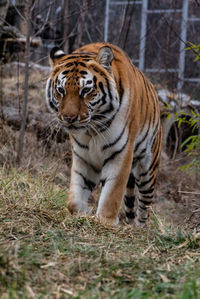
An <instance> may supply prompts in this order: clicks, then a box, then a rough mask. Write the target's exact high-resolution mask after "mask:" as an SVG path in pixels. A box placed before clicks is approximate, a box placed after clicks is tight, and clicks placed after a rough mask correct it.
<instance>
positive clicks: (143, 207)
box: [139, 205, 147, 211]
mask: <svg viewBox="0 0 200 299" xmlns="http://www.w3.org/2000/svg"><path fill="white" fill-rule="evenodd" d="M139 208H140V209H141V210H144V211H146V210H147V207H146V206H140V205H139Z"/></svg>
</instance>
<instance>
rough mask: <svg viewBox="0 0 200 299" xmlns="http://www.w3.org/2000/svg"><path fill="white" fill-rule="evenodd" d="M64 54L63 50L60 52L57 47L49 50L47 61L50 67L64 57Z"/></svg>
mask: <svg viewBox="0 0 200 299" xmlns="http://www.w3.org/2000/svg"><path fill="white" fill-rule="evenodd" d="M65 55H66V54H65V53H64V52H63V50H61V49H60V48H58V47H54V48H52V49H51V51H50V55H49V56H50V57H49V60H50V64H51V65H52V66H54V65H55V64H56V62H57V60H58V59H60V58H61V57H63V56H65Z"/></svg>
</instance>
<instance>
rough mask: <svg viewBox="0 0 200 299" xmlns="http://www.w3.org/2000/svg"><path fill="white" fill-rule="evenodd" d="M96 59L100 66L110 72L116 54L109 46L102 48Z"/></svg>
mask: <svg viewBox="0 0 200 299" xmlns="http://www.w3.org/2000/svg"><path fill="white" fill-rule="evenodd" d="M96 59H97V62H98V63H99V64H101V65H102V66H103V67H104V68H105V69H107V70H108V71H110V70H111V65H112V61H113V59H114V54H113V51H112V49H111V48H110V47H108V46H105V47H102V48H100V50H99V53H98V55H97V58H96Z"/></svg>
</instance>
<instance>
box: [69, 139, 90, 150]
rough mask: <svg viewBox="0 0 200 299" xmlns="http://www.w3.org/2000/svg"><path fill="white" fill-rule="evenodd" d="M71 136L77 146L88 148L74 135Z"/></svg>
mask: <svg viewBox="0 0 200 299" xmlns="http://www.w3.org/2000/svg"><path fill="white" fill-rule="evenodd" d="M72 138H73V140H74V141H75V142H76V143H77V144H78V146H79V147H81V148H85V149H89V146H88V145H86V144H82V143H80V142H79V141H78V140H77V139H76V138H75V137H74V136H72Z"/></svg>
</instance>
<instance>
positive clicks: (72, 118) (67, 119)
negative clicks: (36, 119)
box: [61, 115, 78, 124]
mask: <svg viewBox="0 0 200 299" xmlns="http://www.w3.org/2000/svg"><path fill="white" fill-rule="evenodd" d="M61 119H62V120H63V121H65V122H68V123H70V124H71V123H73V122H75V121H76V120H77V119H78V115H68V116H67V115H62V116H61Z"/></svg>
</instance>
